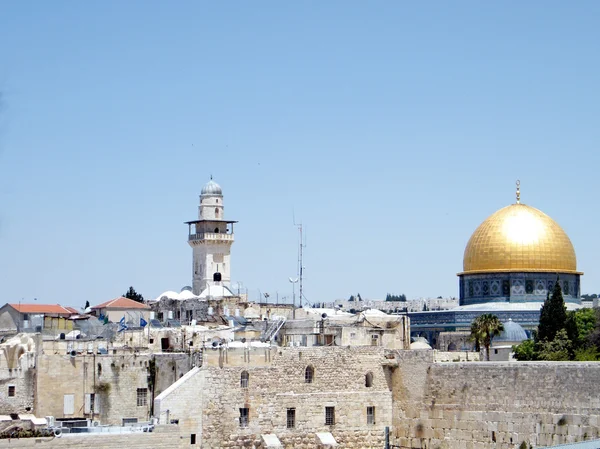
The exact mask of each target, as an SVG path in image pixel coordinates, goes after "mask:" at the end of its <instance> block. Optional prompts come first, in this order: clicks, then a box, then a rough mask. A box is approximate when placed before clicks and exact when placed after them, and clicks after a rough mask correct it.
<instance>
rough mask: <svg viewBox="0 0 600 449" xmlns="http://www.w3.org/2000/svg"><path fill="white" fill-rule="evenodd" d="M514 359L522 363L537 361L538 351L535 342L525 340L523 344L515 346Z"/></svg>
mask: <svg viewBox="0 0 600 449" xmlns="http://www.w3.org/2000/svg"><path fill="white" fill-rule="evenodd" d="M512 350H513V352H514V357H515V359H517V360H520V361H528V360H537V351H536V350H535V342H534V341H533V340H524V341H522V342H521V344H519V345H516V346H513V347H512Z"/></svg>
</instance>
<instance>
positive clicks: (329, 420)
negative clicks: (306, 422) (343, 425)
mask: <svg viewBox="0 0 600 449" xmlns="http://www.w3.org/2000/svg"><path fill="white" fill-rule="evenodd" d="M334 424H335V407H325V425H326V426H333V425H334Z"/></svg>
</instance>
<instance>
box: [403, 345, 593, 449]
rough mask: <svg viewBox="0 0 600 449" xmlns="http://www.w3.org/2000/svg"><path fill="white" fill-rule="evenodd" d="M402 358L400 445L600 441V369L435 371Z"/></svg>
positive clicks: (410, 354)
mask: <svg viewBox="0 0 600 449" xmlns="http://www.w3.org/2000/svg"><path fill="white" fill-rule="evenodd" d="M432 356H433V354H432V351H421V352H416V351H406V352H403V353H398V358H399V367H398V369H396V370H395V373H394V376H393V377H394V429H393V433H392V435H393V437H394V438H393V439H392V442H393V443H394V444H398V445H400V446H403V447H415V448H449V449H454V448H459V449H463V448H464V449H466V448H480V449H486V448H490V449H491V448H494V449H508V448H514V447H517V446H519V445H520V444H521V443H522V442H525V443H526V444H527V446H529V445H532V446H534V447H535V446H547V445H555V444H561V443H569V442H575V441H581V440H585V439H592V438H598V436H599V435H600V433H599V425H600V397H599V396H598V394H597V391H596V390H597V388H596V386H597V385H598V383H599V382H600V364H597V363H593V362H589V363H561V362H528V363H525V362H513V363H509V362H506V363H499V362H495V363H490V362H487V363H486V362H469V363H433V360H432Z"/></svg>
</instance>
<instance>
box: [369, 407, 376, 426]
mask: <svg viewBox="0 0 600 449" xmlns="http://www.w3.org/2000/svg"><path fill="white" fill-rule="evenodd" d="M367 424H375V407H367Z"/></svg>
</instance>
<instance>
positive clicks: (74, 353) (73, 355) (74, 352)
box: [69, 349, 77, 357]
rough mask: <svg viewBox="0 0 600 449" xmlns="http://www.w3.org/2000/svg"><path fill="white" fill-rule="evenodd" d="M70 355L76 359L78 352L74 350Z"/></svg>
mask: <svg viewBox="0 0 600 449" xmlns="http://www.w3.org/2000/svg"><path fill="white" fill-rule="evenodd" d="M69 355H70V356H71V357H75V356H76V355H77V351H75V350H74V349H73V350H72V351H71V352H70V353H69Z"/></svg>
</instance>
